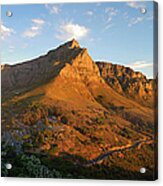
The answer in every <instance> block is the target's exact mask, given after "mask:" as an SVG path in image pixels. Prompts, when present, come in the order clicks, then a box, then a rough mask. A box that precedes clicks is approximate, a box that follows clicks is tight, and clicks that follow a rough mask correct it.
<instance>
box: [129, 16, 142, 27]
mask: <svg viewBox="0 0 163 186" xmlns="http://www.w3.org/2000/svg"><path fill="white" fill-rule="evenodd" d="M142 21H144V17H134V18H132V19H130V20H129V22H128V26H129V27H132V26H133V25H136V24H138V23H140V22H142Z"/></svg>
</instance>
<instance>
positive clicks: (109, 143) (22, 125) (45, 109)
mask: <svg viewBox="0 0 163 186" xmlns="http://www.w3.org/2000/svg"><path fill="white" fill-rule="evenodd" d="M1 76H2V85H1V88H2V144H3V145H2V148H3V150H4V151H5V149H6V147H8V148H9V149H10V150H9V152H10V151H12V153H15V154H16V157H19V156H20V155H22V154H25V155H28V156H29V155H31V154H32V155H35V156H36V157H37V158H40V161H41V163H43V164H44V165H45V164H46V166H47V167H48V168H49V169H54V168H55V169H56V170H57V171H59V172H60V174H61V175H62V177H68V176H67V175H68V173H70V174H71V176H72V177H73V178H80V177H82V178H96V175H97V173H98V172H99V170H100V173H99V176H97V178H99V179H104V178H106V179H114V178H115V179H116V178H117V177H116V172H118V177H119V178H120V179H126V178H127V176H128V174H130V175H131V179H136V178H137V177H139V179H142V180H145V179H155V178H154V177H153V176H152V174H153V172H152V171H153V170H154V160H153V156H154V142H153V139H154V126H155V117H154V110H153V108H152V106H151V105H152V104H153V103H152V99H153V97H152V96H153V91H154V89H155V88H154V86H153V85H152V82H153V81H154V80H147V79H146V77H145V76H144V75H143V74H140V73H136V72H134V71H133V70H131V69H128V68H125V67H122V66H118V65H112V64H108V63H100V62H98V63H95V62H94V61H93V60H92V58H91V56H90V55H89V53H88V50H87V49H86V48H81V47H80V45H79V43H78V42H77V41H76V40H72V41H70V42H67V43H65V44H63V45H61V46H59V47H58V48H56V49H54V50H52V51H50V52H48V53H47V54H46V55H45V56H41V57H39V58H37V59H34V60H31V61H27V62H23V63H20V64H17V65H13V66H10V65H4V66H3V67H2V68H1ZM134 82H135V84H134ZM137 89H138V90H137ZM147 89H148V90H147ZM135 99H136V101H135ZM142 100H143V101H144V102H143V103H142ZM145 100H146V101H145ZM145 102H146V103H147V104H145ZM140 103H141V104H140ZM135 144H137V145H135ZM115 149H116V152H115V153H114V154H112V155H111V156H107V157H106V158H105V159H100V162H99V161H98V162H97V163H96V162H94V163H93V164H89V162H91V161H93V160H95V159H96V158H98V157H101V156H102V157H103V154H105V153H108V152H110V151H114V150H115ZM117 149H118V150H117ZM128 151H129V152H128ZM10 153H11V152H10ZM8 156H9V155H8ZM8 156H7V157H8ZM9 157H10V156H9ZM9 157H8V158H9ZM146 157H148V158H146ZM19 158H20V157H19ZM10 159H11V158H10ZM122 160H123V161H122ZM11 161H13V163H15V162H16V161H18V159H17V158H15V159H12V160H11ZM51 161H52V162H54V163H53V164H52V163H51ZM57 162H60V164H59V163H58V164H57ZM130 162H133V165H130ZM60 165H62V166H63V167H62V168H63V169H64V170H65V171H63V170H62V169H61V168H60ZM68 165H69V166H68ZM142 165H145V166H146V167H147V174H144V175H143V174H142V175H141V174H140V173H139V169H140V167H141V166H142ZM79 167H80V170H81V171H79V170H78V169H79ZM110 167H113V171H112V174H109V175H108V171H110ZM15 169H16V170H17V169H20V167H19V165H17V167H15ZM85 169H86V170H85ZM76 170H78V171H77V172H75V171H76ZM83 170H85V172H84V171H83ZM124 170H125V171H126V174H125V173H124ZM16 172H17V171H16ZM22 174H25V175H26V176H27V177H28V176H29V173H27V172H26V171H25V172H23V170H22ZM32 175H33V173H32ZM9 176H15V173H14V172H12V171H11V172H10V173H9ZM91 176H92V177H91Z"/></svg>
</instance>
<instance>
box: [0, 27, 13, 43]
mask: <svg viewBox="0 0 163 186" xmlns="http://www.w3.org/2000/svg"><path fill="white" fill-rule="evenodd" d="M12 33H14V30H13V29H12V28H9V27H7V26H5V25H3V24H1V39H3V40H4V39H5V38H6V37H8V36H10V35H11V34H12Z"/></svg>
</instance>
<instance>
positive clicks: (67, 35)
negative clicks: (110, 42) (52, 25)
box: [56, 22, 89, 41]
mask: <svg viewBox="0 0 163 186" xmlns="http://www.w3.org/2000/svg"><path fill="white" fill-rule="evenodd" d="M58 32H59V34H58V35H56V37H57V39H59V40H63V41H64V40H70V39H72V38H75V39H82V38H84V37H86V36H87V35H88V33H89V29H88V28H86V27H85V26H82V25H79V24H74V23H71V22H69V23H66V24H61V25H60V26H59V30H58Z"/></svg>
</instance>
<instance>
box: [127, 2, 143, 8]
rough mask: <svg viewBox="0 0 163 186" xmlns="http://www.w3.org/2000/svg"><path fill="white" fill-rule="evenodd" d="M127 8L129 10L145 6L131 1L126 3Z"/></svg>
mask: <svg viewBox="0 0 163 186" xmlns="http://www.w3.org/2000/svg"><path fill="white" fill-rule="evenodd" d="M127 6H129V7H131V8H135V9H138V8H145V4H144V2H135V1H131V2H128V3H127Z"/></svg>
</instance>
